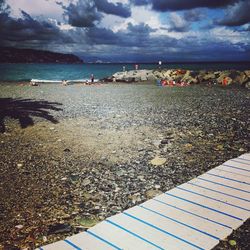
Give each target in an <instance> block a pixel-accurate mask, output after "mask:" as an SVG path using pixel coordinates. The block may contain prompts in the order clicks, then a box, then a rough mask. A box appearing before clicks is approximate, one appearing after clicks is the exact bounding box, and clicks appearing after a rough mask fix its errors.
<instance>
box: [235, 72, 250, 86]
mask: <svg viewBox="0 0 250 250" xmlns="http://www.w3.org/2000/svg"><path fill="white" fill-rule="evenodd" d="M247 80H248V77H247V75H246V74H245V73H244V72H239V74H238V75H237V76H236V77H235V79H234V82H235V83H238V84H240V85H243V84H244V83H245V82H247Z"/></svg>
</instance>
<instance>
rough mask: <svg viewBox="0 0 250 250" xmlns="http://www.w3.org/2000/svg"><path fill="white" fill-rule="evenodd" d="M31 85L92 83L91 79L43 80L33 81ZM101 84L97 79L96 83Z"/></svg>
mask: <svg viewBox="0 0 250 250" xmlns="http://www.w3.org/2000/svg"><path fill="white" fill-rule="evenodd" d="M30 82H31V84H36V83H66V84H69V83H90V82H91V81H90V80H89V79H76V80H42V79H31V81H30ZM97 82H99V79H95V80H94V83H97Z"/></svg>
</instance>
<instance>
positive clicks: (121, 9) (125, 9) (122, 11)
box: [95, 0, 131, 18]
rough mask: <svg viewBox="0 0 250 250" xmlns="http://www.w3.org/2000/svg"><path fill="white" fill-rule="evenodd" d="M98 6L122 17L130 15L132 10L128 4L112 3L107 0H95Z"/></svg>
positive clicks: (100, 9) (105, 11)
mask: <svg viewBox="0 0 250 250" xmlns="http://www.w3.org/2000/svg"><path fill="white" fill-rule="evenodd" d="M95 4H96V7H97V9H98V10H99V11H101V12H104V13H106V14H112V15H117V16H120V17H125V18H126V17H130V16H131V10H130V8H129V6H128V5H123V4H121V3H118V2H117V3H115V4H114V3H110V2H108V1H107V0H95Z"/></svg>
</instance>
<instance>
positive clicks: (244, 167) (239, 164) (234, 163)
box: [222, 160, 250, 173]
mask: <svg viewBox="0 0 250 250" xmlns="http://www.w3.org/2000/svg"><path fill="white" fill-rule="evenodd" d="M222 165H225V166H230V167H235V168H239V169H242V170H243V171H245V172H248V173H249V172H250V167H249V166H248V165H247V164H244V163H242V162H239V161H236V160H235V161H233V160H229V161H226V162H225V163H223V164H222Z"/></svg>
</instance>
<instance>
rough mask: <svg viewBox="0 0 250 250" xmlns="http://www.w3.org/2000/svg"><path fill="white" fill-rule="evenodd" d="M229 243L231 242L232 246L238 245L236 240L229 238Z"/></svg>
mask: <svg viewBox="0 0 250 250" xmlns="http://www.w3.org/2000/svg"><path fill="white" fill-rule="evenodd" d="M228 243H229V245H230V246H233V247H234V246H236V245H237V243H236V241H235V240H229V242H228Z"/></svg>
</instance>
